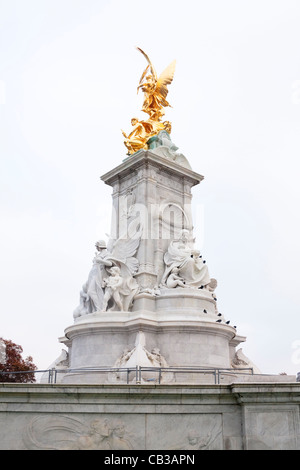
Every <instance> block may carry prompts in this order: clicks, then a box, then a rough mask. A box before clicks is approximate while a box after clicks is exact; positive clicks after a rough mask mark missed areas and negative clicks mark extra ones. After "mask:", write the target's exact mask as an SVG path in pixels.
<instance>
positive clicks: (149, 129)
mask: <svg viewBox="0 0 300 470" xmlns="http://www.w3.org/2000/svg"><path fill="white" fill-rule="evenodd" d="M137 49H138V50H139V51H140V52H141V53H142V54H143V56H144V57H145V58H146V60H147V62H148V65H147V67H146V68H145V70H144V72H143V74H142V76H141V79H140V82H139V85H138V87H137V91H138V92H139V89H141V90H142V91H143V92H144V102H143V107H142V111H144V112H145V113H147V114H148V115H149V119H147V121H139V120H138V119H137V118H132V119H131V124H132V126H133V129H132V131H131V132H130V133H129V134H128V135H127V134H125V132H124V131H122V133H123V136H124V137H125V141H124V144H125V146H126V148H127V150H128V154H129V155H132V154H133V153H135V152H137V151H138V150H140V149H147V148H148V145H147V142H148V140H149V139H150V138H151V137H153V136H155V135H156V134H158V133H159V132H160V131H162V130H166V131H167V132H169V133H170V132H171V123H170V122H169V121H164V122H161V119H162V117H163V116H164V114H165V112H164V108H165V107H167V106H171V105H170V104H169V103H168V101H167V100H166V96H167V94H168V88H167V85H170V83H171V82H172V80H173V76H174V72H175V63H176V61H175V60H174V61H173V62H171V64H170V65H169V66H168V67H167V68H166V69H165V70H164V71H163V72H162V74H161V75H160V76H159V77H157V74H156V71H155V69H154V67H153V65H152V63H151V61H150V59H149V57H148V56H147V54H145V52H144V51H142V49H140V48H139V47H137Z"/></svg>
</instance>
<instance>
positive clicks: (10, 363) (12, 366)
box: [0, 338, 37, 383]
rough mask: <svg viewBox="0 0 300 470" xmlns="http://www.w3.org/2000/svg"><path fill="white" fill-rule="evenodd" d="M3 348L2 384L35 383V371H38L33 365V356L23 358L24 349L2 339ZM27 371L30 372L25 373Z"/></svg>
mask: <svg viewBox="0 0 300 470" xmlns="http://www.w3.org/2000/svg"><path fill="white" fill-rule="evenodd" d="M0 343H1V346H2V349H1V355H0V382H18V383H33V382H35V376H34V372H33V371H34V370H36V369H37V367H36V365H35V364H33V362H32V361H33V359H32V357H31V356H28V357H26V359H23V358H22V352H23V348H22V346H19V345H18V344H15V343H13V342H12V341H10V340H7V339H3V338H0ZM25 371H30V372H29V373H28V372H27V373H25Z"/></svg>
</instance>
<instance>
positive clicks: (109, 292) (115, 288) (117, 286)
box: [102, 266, 123, 312]
mask: <svg viewBox="0 0 300 470" xmlns="http://www.w3.org/2000/svg"><path fill="white" fill-rule="evenodd" d="M109 273H110V276H109V277H107V278H105V279H103V287H104V290H105V292H104V297H103V306H102V312H106V309H107V305H108V302H109V300H111V299H112V300H113V301H114V302H115V303H116V305H117V307H119V310H123V303H122V300H121V295H120V294H121V290H122V285H123V278H122V277H121V276H120V268H118V267H117V266H113V267H112V268H111V269H110V270H109Z"/></svg>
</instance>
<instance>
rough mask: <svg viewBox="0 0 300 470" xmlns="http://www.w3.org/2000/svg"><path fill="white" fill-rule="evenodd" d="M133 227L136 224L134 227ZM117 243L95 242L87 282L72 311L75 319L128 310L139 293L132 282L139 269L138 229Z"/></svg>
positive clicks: (129, 230) (115, 241)
mask: <svg viewBox="0 0 300 470" xmlns="http://www.w3.org/2000/svg"><path fill="white" fill-rule="evenodd" d="M134 226H135V225H134ZM130 232H131V227H130V225H129V227H128V230H127V232H126V235H124V236H121V237H120V238H119V239H117V240H113V239H110V240H109V243H108V246H107V247H106V243H105V242H104V241H103V240H100V241H98V242H97V243H96V248H97V252H96V254H95V257H94V259H93V267H92V269H91V271H90V274H89V276H88V280H87V282H86V283H85V284H84V285H83V287H82V290H81V292H80V303H79V305H78V307H77V308H76V309H75V311H74V313H73V316H74V318H75V319H77V318H78V317H80V316H82V315H86V314H89V313H94V312H103V311H106V310H129V308H130V307H131V305H132V301H133V298H134V296H135V294H136V293H137V292H138V290H139V286H138V283H137V282H136V280H135V279H134V277H133V276H134V274H136V272H137V270H138V266H139V262H138V260H137V258H135V257H134V255H135V253H136V251H137V249H138V246H139V243H140V238H141V230H140V231H139V232H136V233H135V234H134V235H133V234H130Z"/></svg>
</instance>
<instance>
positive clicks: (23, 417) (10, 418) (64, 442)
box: [0, 383, 300, 451]
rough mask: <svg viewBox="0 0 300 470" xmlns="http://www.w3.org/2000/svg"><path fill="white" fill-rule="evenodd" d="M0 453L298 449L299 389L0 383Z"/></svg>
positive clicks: (282, 386)
mask: <svg viewBox="0 0 300 470" xmlns="http://www.w3.org/2000/svg"><path fill="white" fill-rule="evenodd" d="M0 397H1V398H0V448H1V449H3V450H8V449H9V450H12V449H15V450H16V449H18V450H19V449H36V450H38V449H43V450H47V449H62V450H68V449H105V450H108V451H109V450H128V449H133V450H140V449H148V450H189V451H193V450H222V449H232V450H243V449H249V450H252V449H269V450H272V449H274V450H290V449H293V450H296V449H297V450H298V449H300V444H299V406H300V384H298V383H291V384H288V383H277V384H276V383H250V384H246V383H244V384H239V383H235V384H231V385H194V386H179V385H175V384H174V385H122V386H112V385H62V384H55V385H48V384H1V385H0Z"/></svg>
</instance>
